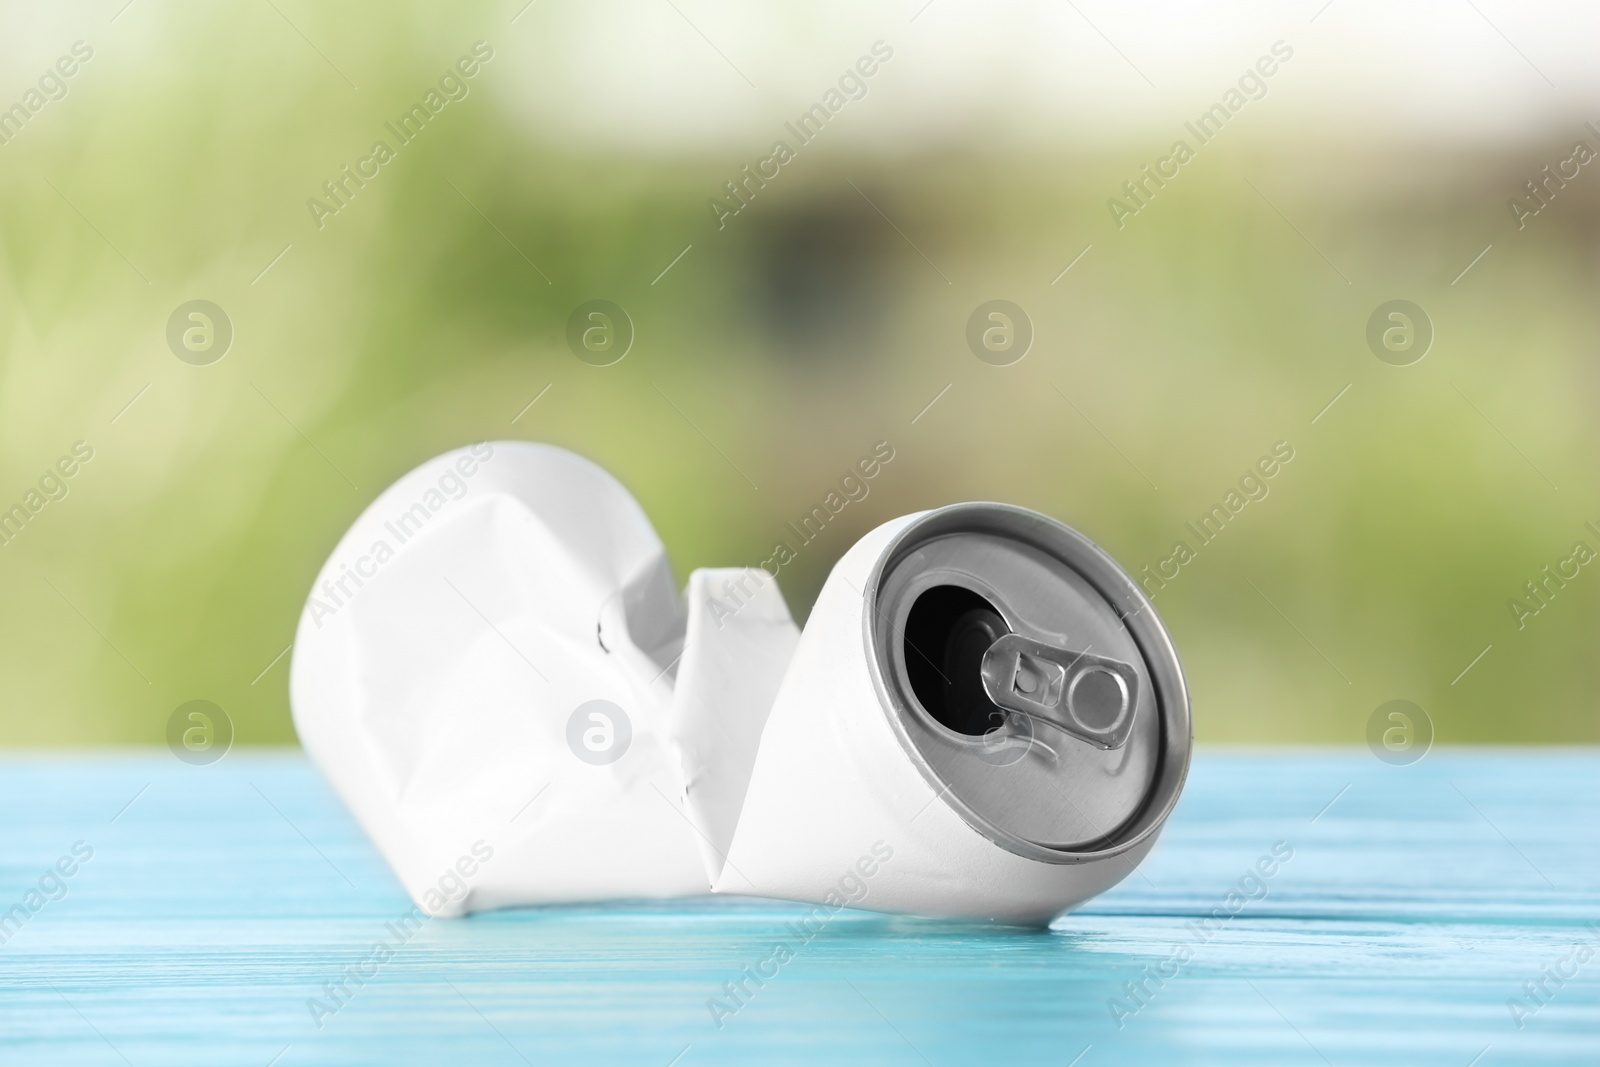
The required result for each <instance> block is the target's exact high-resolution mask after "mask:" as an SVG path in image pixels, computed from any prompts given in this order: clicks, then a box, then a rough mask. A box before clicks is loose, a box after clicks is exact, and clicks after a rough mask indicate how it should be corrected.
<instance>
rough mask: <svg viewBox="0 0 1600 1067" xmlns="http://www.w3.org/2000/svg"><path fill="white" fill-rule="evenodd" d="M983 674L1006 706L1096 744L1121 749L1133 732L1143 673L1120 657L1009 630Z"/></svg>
mask: <svg viewBox="0 0 1600 1067" xmlns="http://www.w3.org/2000/svg"><path fill="white" fill-rule="evenodd" d="M981 673H982V675H983V689H984V692H986V693H988V694H989V699H990V700H992V701H994V702H995V703H996V704H998V705H1000V706H1001V707H1002V708H1005V709H1007V710H1008V711H1015V712H1018V713H1020V714H1023V715H1026V716H1028V718H1029V719H1030V720H1032V721H1034V722H1041V723H1044V724H1045V725H1048V726H1054V727H1055V728H1056V729H1058V730H1061V731H1063V732H1065V733H1068V734H1071V735H1072V736H1073V737H1076V738H1079V739H1081V740H1084V741H1087V742H1089V743H1090V744H1091V745H1094V746H1095V747H1097V748H1106V749H1111V748H1121V747H1122V746H1123V745H1124V744H1126V743H1127V740H1128V734H1129V733H1131V732H1132V730H1133V709H1134V707H1135V706H1136V705H1137V704H1138V701H1139V675H1138V674H1137V673H1136V672H1135V671H1134V669H1133V668H1132V667H1131V666H1129V665H1128V664H1126V663H1123V662H1122V661H1121V660H1115V659H1107V658H1106V657H1104V656H1095V655H1091V654H1090V653H1088V652H1070V651H1068V650H1066V649H1063V648H1056V647H1055V646H1054V645H1046V644H1043V643H1041V642H1039V641H1034V640H1031V639H1029V638H1026V637H1023V636H1022V635H1021V634H1005V635H1004V636H1002V637H1000V638H999V639H997V640H996V641H995V642H994V644H992V645H990V646H989V650H988V651H987V652H985V653H984V654H983V666H982V668H981Z"/></svg>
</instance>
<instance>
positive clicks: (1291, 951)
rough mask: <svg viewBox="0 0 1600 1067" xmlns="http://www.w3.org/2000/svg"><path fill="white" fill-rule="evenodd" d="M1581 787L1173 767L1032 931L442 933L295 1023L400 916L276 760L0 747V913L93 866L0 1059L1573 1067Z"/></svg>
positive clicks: (751, 910)
mask: <svg viewBox="0 0 1600 1067" xmlns="http://www.w3.org/2000/svg"><path fill="white" fill-rule="evenodd" d="M1597 782H1600V752H1597V751H1595V750H1592V749H1566V750H1555V749H1545V750H1443V751H1435V752H1433V753H1431V754H1430V755H1429V756H1428V757H1427V758H1426V759H1424V760H1423V761H1422V762H1421V763H1419V764H1416V765H1414V766H1411V767H1391V766H1387V765H1385V764H1382V763H1379V762H1378V761H1377V760H1375V759H1373V758H1372V757H1371V756H1370V755H1369V754H1367V753H1366V752H1365V751H1364V750H1363V751H1359V752H1355V751H1347V750H1325V749H1324V750H1288V751H1280V750H1243V751H1219V750H1202V751H1201V752H1200V753H1199V754H1198V755H1197V756H1196V759H1195V763H1194V769H1193V772H1192V774H1191V777H1190V782H1189V785H1188V787H1187V789H1186V791H1185V794H1184V797H1183V800H1182V803H1181V805H1180V807H1179V809H1178V811H1177V813H1176V815H1175V816H1174V818H1173V819H1172V821H1171V822H1170V823H1169V825H1168V828H1167V831H1166V833H1165V835H1164V837H1163V839H1162V842H1161V844H1160V845H1159V846H1158V848H1157V850H1156V852H1155V853H1154V855H1153V856H1152V857H1151V858H1150V859H1149V861H1148V862H1146V863H1145V864H1144V865H1143V866H1142V867H1141V868H1140V869H1139V870H1138V871H1137V872H1135V873H1134V874H1133V875H1132V876H1130V877H1129V878H1128V879H1127V880H1125V881H1124V882H1123V883H1122V885H1121V886H1119V887H1118V888H1117V889H1115V890H1114V891H1112V892H1111V893H1109V894H1107V895H1106V896H1104V897H1102V898H1100V899H1098V900H1095V901H1092V902H1091V903H1090V904H1089V906H1087V907H1085V908H1084V909H1083V910H1081V911H1079V912H1077V913H1075V914H1073V915H1069V916H1066V917H1064V918H1062V919H1060V920H1058V921H1057V922H1056V924H1055V926H1054V928H1053V929H1052V930H1051V931H1049V932H1047V933H1036V932H1021V931H1014V930H995V929H984V928H978V927H974V926H970V925H963V924H958V923H948V922H928V921H918V920H913V919H907V918H896V917H884V916H879V915H874V914H871V913H866V912H854V911H845V912H841V913H840V914H838V915H837V916H836V917H834V918H832V919H831V920H829V921H828V922H826V923H825V924H824V925H823V926H822V928H821V929H820V930H819V931H817V932H816V933H815V935H814V936H811V937H810V938H809V939H803V938H801V937H800V936H798V935H797V934H796V933H795V932H794V930H793V928H792V927H791V926H790V924H791V923H792V922H793V921H794V920H796V919H797V918H798V917H799V916H800V915H801V914H803V913H804V912H805V910H806V909H803V908H801V907H799V906H792V905H786V904H777V903H771V902H761V901H746V900H715V901H712V900H694V901H688V902H681V903H670V904H637V905H634V904H630V905H613V906H603V907H601V906H596V907H575V908H554V909H533V910H522V911H512V912H502V913H497V914H490V915H482V916H478V917H474V918H471V919H467V920H449V919H436V920H431V921H430V922H428V923H426V924H425V925H424V926H423V927H422V928H421V930H420V931H419V932H418V933H417V934H416V935H415V937H413V938H412V939H411V940H410V941H409V942H408V943H406V944H404V945H403V947H401V948H399V949H398V950H397V952H396V954H395V955H394V957H393V958H392V959H390V960H388V961H387V962H386V963H384V964H383V965H382V967H381V968H380V969H379V970H378V973H377V974H376V976H375V977H373V978H371V979H369V980H367V982H366V984H365V985H363V986H361V987H360V988H359V989H356V991H355V992H354V994H353V995H352V996H351V997H350V998H349V1000H348V1002H347V1003H346V1004H345V1005H344V1006H343V1007H342V1008H341V1009H340V1010H339V1011H338V1012H337V1013H336V1014H334V1015H332V1016H331V1017H327V1018H324V1019H322V1020H321V1022H322V1025H321V1027H320V1028H319V1027H318V1026H317V1025H316V1024H315V1023H314V1021H313V1018H312V1013H311V1011H310V1010H309V1009H308V1006H307V1002H308V999H309V998H313V997H318V996H320V995H322V986H323V984H324V983H325V982H328V981H330V980H336V979H337V977H338V974H339V972H340V970H341V969H342V968H344V967H346V966H348V965H350V964H352V963H355V962H356V961H358V960H362V959H363V958H365V957H366V956H367V955H368V954H369V953H370V951H371V946H372V945H373V944H374V943H375V942H378V941H380V940H382V939H384V938H385V936H386V930H385V923H387V922H390V921H391V920H394V919H397V918H398V917H399V916H400V915H401V914H403V913H404V912H405V911H407V910H408V908H409V906H410V905H409V902H408V901H407V900H406V899H405V897H404V895H403V894H402V893H401V891H400V888H399V885H398V883H397V882H396V881H395V880H394V878H393V877H392V876H391V875H390V873H389V872H388V870H387V868H386V867H385V866H384V864H383V862H382V860H381V859H380V858H379V857H378V855H377V854H376V853H375V852H374V851H373V849H372V848H371V846H370V845H368V844H367V842H366V841H365V839H364V838H363V837H362V835H361V833H360V831H359V830H358V829H357V828H356V826H355V825H354V824H353V823H352V821H351V820H350V818H349V816H348V815H347V814H346V813H345V811H344V810H343V808H342V807H340V805H339V804H338V802H337V801H336V800H335V799H334V798H333V797H332V796H331V794H330V793H329V791H328V789H327V787H326V786H325V785H324V783H323V782H322V780H321V778H320V777H319V776H318V775H317V774H316V772H315V771H314V770H313V769H312V768H311V767H310V765H309V764H308V763H307V762H306V760H305V759H304V758H303V757H302V756H301V755H300V754H299V753H298V752H293V751H281V752H280V751H270V750H253V751H238V752H234V753H232V754H230V755H229V756H228V757H227V758H226V759H225V760H223V761H222V762H221V763H219V764H217V765H215V766H212V767H190V766H186V765H184V764H181V763H179V762H178V761H177V760H175V759H173V758H172V757H171V756H170V755H169V754H167V753H166V752H165V751H161V752H160V753H159V754H154V753H149V752H139V753H134V754H126V753H121V754H106V755H81V754H72V755H40V756H18V755H11V756H8V757H7V758H5V759H4V760H0V799H3V803H4V808H3V811H4V820H3V830H0V908H10V907H11V906H12V904H13V903H18V902H23V901H24V900H25V899H26V894H27V893H28V891H29V889H30V888H37V887H38V885H39V881H40V878H41V876H42V875H43V874H44V872H45V871H46V869H47V868H49V867H51V866H52V865H53V864H55V863H56V861H57V859H58V858H59V857H61V856H63V855H69V854H70V851H71V848H72V846H73V844H74V843H75V842H78V841H83V842H85V843H86V844H87V845H88V846H89V847H92V848H93V850H94V856H93V858H92V859H91V860H89V861H88V862H86V863H83V864H82V865H81V867H80V868H79V869H78V870H77V871H76V873H74V874H73V876H72V877H70V878H66V879H63V883H64V885H65V889H66V892H65V895H64V896H60V898H59V899H53V900H49V901H48V902H47V903H45V904H44V905H43V906H42V907H41V908H40V909H39V910H38V911H37V912H34V913H30V914H29V917H28V918H27V920H26V921H25V922H22V923H21V926H20V929H18V930H17V931H16V932H15V933H14V934H13V935H12V936H10V938H9V940H8V941H7V942H6V943H5V944H4V945H0V1062H3V1063H4V1064H7V1065H12V1064H30V1065H31V1064H50V1065H74V1064H108V1065H117V1064H131V1065H135V1067H146V1065H148V1067H169V1065H181V1064H205V1065H208V1067H209V1065H217V1064H245V1065H255V1067H265V1065H267V1064H269V1063H276V1064H278V1065H281V1067H298V1065H305V1064H513V1065H514V1064H522V1063H529V1064H541V1065H542V1064H548V1063H583V1064H603V1063H627V1064H644V1065H656V1067H667V1065H668V1064H670V1063H676V1064H678V1065H679V1067H694V1065H697V1064H707V1063H741V1064H768V1063H824V1062H826V1063H854V1062H860V1063H874V1064H924V1063H926V1064H933V1065H938V1067H943V1065H946V1064H968V1063H983V1064H988V1063H1000V1064H1008V1065H1009V1064H1033V1063H1040V1064H1058V1065H1066V1064H1071V1063H1076V1064H1077V1065H1078V1067H1098V1065H1102V1064H1123V1063H1127V1064H1156V1063H1217V1064H1254V1063H1262V1064H1330V1065H1344V1064H1357V1063H1397V1064H1439V1065H1444V1067H1468V1065H1469V1064H1473V1065H1474V1067H1498V1065H1505V1064H1532V1063H1570V1064H1589V1065H1593V1064H1596V1063H1600V847H1597V846H1600V797H1597ZM135 798H136V799H135ZM1335 798H1337V799H1335ZM130 800H131V801H132V803H131V804H130V803H129V802H130ZM1330 801H1331V802H1332V803H1331V805H1330ZM1319 813H1320V814H1319ZM1277 842H1282V843H1283V844H1282V845H1279V850H1280V854H1281V853H1282V851H1283V850H1285V849H1292V850H1293V856H1292V858H1290V859H1288V860H1287V861H1285V862H1282V863H1281V864H1280V865H1279V866H1278V867H1277V869H1276V870H1275V872H1274V873H1273V874H1272V876H1271V877H1270V878H1263V879H1261V881H1260V883H1259V885H1258V883H1257V882H1255V881H1252V880H1246V881H1245V882H1244V883H1243V889H1244V890H1245V892H1243V893H1241V895H1240V897H1239V898H1235V899H1233V900H1230V899H1229V897H1228V893H1229V892H1230V890H1236V889H1239V888H1240V885H1241V878H1243V877H1245V876H1246V875H1247V874H1248V873H1249V872H1250V871H1251V870H1252V869H1253V868H1254V867H1255V865H1256V864H1257V862H1258V859H1259V858H1260V857H1262V856H1265V855H1270V854H1271V852H1272V849H1273V846H1274V844H1275V843H1277ZM1268 866H1270V864H1269V865H1268ZM49 888H50V889H51V890H52V891H53V890H54V886H53V885H51V886H50V887H49ZM1263 893H1264V895H1263ZM1246 897H1254V898H1256V899H1248V900H1246V902H1245V903H1243V904H1242V905H1240V904H1238V900H1241V899H1245V898H1246ZM1235 908H1237V912H1236V914H1231V915H1230V911H1232V910H1233V909H1235ZM1218 911H1220V913H1221V915H1223V916H1228V917H1226V918H1216V917H1213V918H1212V919H1211V920H1210V925H1209V927H1207V926H1205V925H1197V924H1199V923H1200V922H1201V921H1202V920H1203V919H1204V917H1206V916H1209V915H1212V914H1213V912H1218ZM1586 924H1595V925H1586ZM780 942H781V943H784V944H786V945H788V946H789V947H790V949H791V951H792V955H793V958H792V959H790V960H788V961H787V962H785V963H784V964H783V965H782V966H781V968H780V969H779V970H778V973H777V974H776V976H774V977H771V978H770V979H767V980H766V981H765V983H764V985H761V986H759V987H757V986H755V985H754V984H753V983H749V982H747V983H746V985H747V988H748V989H750V990H751V993H750V995H749V996H748V998H745V999H746V1002H745V1003H744V1004H743V1005H742V1006H739V1007H738V1010H737V1011H736V1012H734V1013H733V1014H731V1015H730V1016H727V1017H724V1018H722V1019H721V1025H720V1027H719V1026H718V1024H717V1022H716V1021H714V1020H713V1012H712V1010H711V1009H710V1008H709V1007H708V1001H711V1000H712V999H713V998H718V999H721V1000H722V1002H723V1003H724V1004H725V1005H728V1006H733V1005H734V1004H735V1003H736V1002H734V1001H733V1000H732V999H731V998H730V997H729V996H728V994H727V992H726V991H725V987H724V983H727V982H731V981H732V982H736V981H738V980H739V979H740V977H741V975H740V971H741V969H743V968H745V967H750V966H753V965H755V964H756V963H758V962H760V961H764V960H767V959H768V958H769V957H771V956H772V955H773V946H774V945H775V944H777V943H780ZM1575 943H1587V944H1589V945H1592V946H1595V948H1596V950H1597V951H1596V952H1595V956H1594V958H1592V959H1588V960H1587V961H1586V962H1584V963H1582V964H1581V965H1579V964H1576V963H1572V962H1569V963H1565V964H1562V963H1561V962H1560V961H1562V960H1564V959H1565V960H1571V959H1572V958H1573V950H1572V946H1573V945H1574V944H1575ZM1177 946H1182V947H1177ZM1185 952H1187V954H1188V958H1186V959H1182V958H1180V957H1182V956H1183V955H1184V954H1185ZM1558 964H1559V965H1560V966H1561V967H1562V968H1563V969H1567V970H1570V969H1571V968H1572V967H1573V966H1577V967H1578V971H1577V974H1576V976H1575V977H1570V978H1567V979H1565V980H1564V984H1561V985H1559V986H1557V985H1556V984H1555V982H1552V981H1550V980H1548V979H1545V983H1546V984H1545V988H1546V989H1547V990H1548V991H1549V993H1550V994H1551V995H1550V996H1549V998H1548V1001H1547V1002H1546V1003H1544V1004H1542V1005H1541V1006H1540V1007H1539V1010H1538V1011H1537V1012H1536V1013H1533V1014H1528V1015H1525V1016H1524V1017H1523V1018H1522V1019H1521V1023H1522V1025H1521V1027H1520V1028H1519V1027H1518V1026H1517V1025H1516V1022H1515V1021H1514V1020H1513V1015H1512V1012H1511V1010H1510V1009H1509V1008H1508V1006H1507V1001H1508V1000H1510V999H1512V998H1519V997H1525V990H1524V985H1523V984H1524V983H1525V982H1530V981H1532V982H1538V981H1540V980H1541V979H1542V978H1543V977H1544V975H1543V973H1542V969H1543V968H1545V967H1546V966H1552V967H1555V966H1557V965H1558ZM769 970H770V968H769ZM1152 973H1153V974H1155V975H1156V977H1155V978H1150V977H1148V975H1150V974H1152ZM1141 981H1142V983H1143V988H1144V990H1145V991H1146V992H1143V993H1141V995H1140V997H1139V1000H1143V1001H1144V1003H1143V1006H1139V1003H1138V1000H1135V999H1133V998H1132V997H1131V996H1130V994H1129V993H1128V990H1127V987H1126V985H1125V983H1128V982H1141ZM1113 1001H1117V1002H1120V1004H1121V1010H1120V1011H1115V1012H1114V1011H1113V1008H1114V1007H1116V1005H1115V1004H1114V1003H1113ZM1524 1003H1527V1004H1528V1005H1529V1006H1530V1007H1531V1005H1532V1004H1533V1002H1531V1001H1526V1000H1525V1001H1524ZM1134 1008H1137V1010H1136V1011H1132V1009H1134ZM1129 1011H1131V1012H1132V1013H1131V1014H1128V1012H1129ZM1117 1015H1121V1016H1122V1017H1121V1018H1120V1020H1119V1019H1118V1018H1117V1017H1116V1016H1117ZM1119 1022H1120V1025H1119ZM1075 1057H1078V1058H1077V1059H1074V1058H1075ZM1475 1057H1476V1059H1475ZM675 1058H676V1059H675Z"/></svg>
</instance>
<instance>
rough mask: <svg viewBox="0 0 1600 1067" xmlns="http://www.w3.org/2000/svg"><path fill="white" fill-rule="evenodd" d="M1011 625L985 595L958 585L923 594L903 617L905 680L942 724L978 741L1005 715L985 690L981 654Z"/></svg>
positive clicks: (938, 588)
mask: <svg viewBox="0 0 1600 1067" xmlns="http://www.w3.org/2000/svg"><path fill="white" fill-rule="evenodd" d="M1010 632H1011V629H1010V627H1008V626H1007V625H1006V622H1005V620H1004V619H1003V618H1001V616H1000V612H999V611H997V610H996V609H995V606H994V605H993V604H991V603H990V602H989V601H988V600H987V599H986V598H985V597H983V596H981V595H980V594H978V593H975V592H973V591H972V590H970V589H964V588H962V587H961V586H958V585H936V586H934V587H933V588H931V589H928V590H925V591H924V592H923V593H922V595H920V596H919V597H917V599H916V601H915V603H913V604H912V605H911V611H910V613H909V614H908V615H907V616H906V629H905V663H906V676H907V680H908V681H909V682H910V683H911V691H912V693H913V694H915V696H916V698H917V701H918V703H920V704H921V705H922V709H923V710H924V711H926V712H927V713H928V714H929V715H930V716H932V717H933V719H934V720H935V721H937V722H938V723H939V724H940V725H942V726H944V727H946V728H948V729H950V730H954V731H955V732H956V733H958V734H963V735H965V736H967V737H982V736H983V735H984V734H986V733H988V732H989V731H990V730H992V729H994V728H995V727H997V726H999V725H1001V724H1002V723H1004V722H1005V718H1006V713H1005V711H1004V709H1002V708H1001V707H1000V706H999V705H998V704H996V703H995V702H994V701H993V700H991V699H989V694H988V693H987V692H985V691H984V688H983V671H982V668H983V656H984V653H985V652H987V651H989V648H990V646H991V645H993V644H994V643H995V641H996V640H997V639H998V638H1000V637H1003V636H1004V635H1006V634H1008V633H1010Z"/></svg>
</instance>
